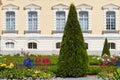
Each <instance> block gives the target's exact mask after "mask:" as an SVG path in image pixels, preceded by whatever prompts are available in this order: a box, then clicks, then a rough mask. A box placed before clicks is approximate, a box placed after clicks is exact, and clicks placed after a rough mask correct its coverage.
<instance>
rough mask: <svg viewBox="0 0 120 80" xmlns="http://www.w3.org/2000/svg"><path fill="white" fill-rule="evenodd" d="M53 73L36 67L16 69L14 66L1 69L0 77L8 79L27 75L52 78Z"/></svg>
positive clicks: (21, 77)
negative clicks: (9, 68) (8, 68)
mask: <svg viewBox="0 0 120 80" xmlns="http://www.w3.org/2000/svg"><path fill="white" fill-rule="evenodd" d="M53 76H54V74H53V73H52V72H44V71H41V70H37V69H18V68H14V69H11V70H7V69H6V70H3V71H1V72H0V77H1V78H8V79H23V78H28V77H33V78H34V79H35V78H37V77H39V78H52V77H53Z"/></svg>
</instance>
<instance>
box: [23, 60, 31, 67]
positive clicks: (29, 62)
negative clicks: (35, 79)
mask: <svg viewBox="0 0 120 80" xmlns="http://www.w3.org/2000/svg"><path fill="white" fill-rule="evenodd" d="M23 64H24V66H25V67H28V68H31V67H32V66H33V60H32V59H31V58H27V59H24V61H23Z"/></svg>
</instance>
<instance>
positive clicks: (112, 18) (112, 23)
mask: <svg viewBox="0 0 120 80" xmlns="http://www.w3.org/2000/svg"><path fill="white" fill-rule="evenodd" d="M106 29H107V30H115V29H116V15H115V12H114V11H107V12H106Z"/></svg>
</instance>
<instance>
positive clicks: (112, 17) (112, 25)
mask: <svg viewBox="0 0 120 80" xmlns="http://www.w3.org/2000/svg"><path fill="white" fill-rule="evenodd" d="M119 8H120V7H119V6H117V5H114V4H107V5H104V6H103V7H102V10H103V11H104V30H109V31H111V30H112V31H113V30H118V27H117V26H118V18H117V17H116V16H117V15H118V10H119Z"/></svg>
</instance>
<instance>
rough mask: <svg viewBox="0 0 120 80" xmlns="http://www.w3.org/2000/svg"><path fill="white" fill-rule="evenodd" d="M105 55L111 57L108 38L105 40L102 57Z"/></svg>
mask: <svg viewBox="0 0 120 80" xmlns="http://www.w3.org/2000/svg"><path fill="white" fill-rule="evenodd" d="M104 54H106V55H108V56H110V50H109V46H108V40H107V38H105V42H104V46H103V50H102V55H101V56H103V55H104Z"/></svg>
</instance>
